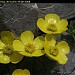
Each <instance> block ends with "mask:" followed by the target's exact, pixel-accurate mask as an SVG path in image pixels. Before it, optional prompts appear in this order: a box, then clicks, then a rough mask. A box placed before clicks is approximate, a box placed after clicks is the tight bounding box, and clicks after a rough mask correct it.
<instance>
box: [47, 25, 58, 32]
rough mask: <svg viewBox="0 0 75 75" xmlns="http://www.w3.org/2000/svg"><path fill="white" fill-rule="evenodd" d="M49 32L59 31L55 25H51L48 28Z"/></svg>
mask: <svg viewBox="0 0 75 75" xmlns="http://www.w3.org/2000/svg"><path fill="white" fill-rule="evenodd" d="M47 29H48V30H50V31H52V32H55V31H57V28H56V26H55V25H54V24H49V25H48V27H47Z"/></svg>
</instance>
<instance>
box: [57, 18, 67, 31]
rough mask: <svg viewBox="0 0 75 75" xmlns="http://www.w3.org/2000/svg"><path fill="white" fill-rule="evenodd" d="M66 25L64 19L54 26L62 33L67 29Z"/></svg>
mask: <svg viewBox="0 0 75 75" xmlns="http://www.w3.org/2000/svg"><path fill="white" fill-rule="evenodd" d="M67 25H68V21H67V20H65V19H62V20H60V21H59V22H58V23H57V24H56V26H57V29H58V31H64V30H65V29H66V28H67Z"/></svg>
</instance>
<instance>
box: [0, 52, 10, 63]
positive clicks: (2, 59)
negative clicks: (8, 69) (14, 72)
mask: <svg viewBox="0 0 75 75" xmlns="http://www.w3.org/2000/svg"><path fill="white" fill-rule="evenodd" d="M9 62H10V57H9V56H7V55H4V54H3V53H2V52H1V51H0V63H3V64H8V63H9Z"/></svg>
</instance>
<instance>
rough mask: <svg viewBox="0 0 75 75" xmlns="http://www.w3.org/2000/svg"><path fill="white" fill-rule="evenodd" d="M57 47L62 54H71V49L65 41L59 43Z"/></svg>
mask: <svg viewBox="0 0 75 75" xmlns="http://www.w3.org/2000/svg"><path fill="white" fill-rule="evenodd" d="M56 46H57V48H58V49H59V51H60V52H61V53H64V54H68V53H69V52H70V47H69V45H68V43H67V42H65V41H61V42H59V43H58V44H57V45H56Z"/></svg>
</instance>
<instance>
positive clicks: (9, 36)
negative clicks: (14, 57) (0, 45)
mask: <svg viewBox="0 0 75 75" xmlns="http://www.w3.org/2000/svg"><path fill="white" fill-rule="evenodd" d="M1 39H2V41H3V42H4V43H5V44H12V42H13V40H14V34H13V33H12V32H10V31H2V32H1Z"/></svg>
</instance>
